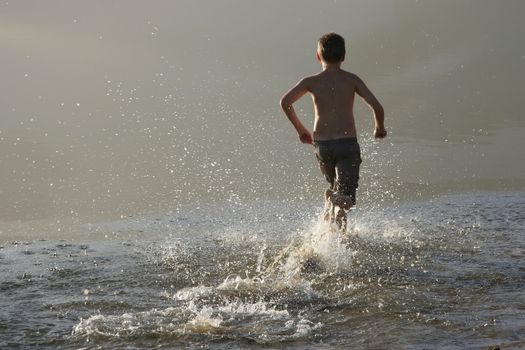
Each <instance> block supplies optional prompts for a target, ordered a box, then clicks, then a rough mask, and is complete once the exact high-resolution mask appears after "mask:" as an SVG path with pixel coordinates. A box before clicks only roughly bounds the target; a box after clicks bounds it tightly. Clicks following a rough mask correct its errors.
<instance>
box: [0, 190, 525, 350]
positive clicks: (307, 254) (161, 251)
mask: <svg viewBox="0 0 525 350" xmlns="http://www.w3.org/2000/svg"><path fill="white" fill-rule="evenodd" d="M524 198H525V197H524V193H516V194H512V193H471V194H462V195H451V196H443V197H439V198H435V199H428V200H424V201H420V202H414V203H408V204H404V205H400V206H398V207H395V208H394V207H391V208H388V207H383V208H377V209H369V210H356V211H354V212H353V213H352V214H351V215H352V216H351V220H350V226H351V228H350V229H349V233H348V234H346V235H340V234H338V233H335V232H332V231H330V230H329V228H328V227H326V225H325V224H322V223H320V222H318V221H317V212H318V211H319V210H320V208H318V207H317V206H316V204H315V203H302V204H301V203H295V205H294V206H293V207H292V206H290V205H289V203H283V202H278V201H266V202H265V201H261V202H251V203H244V204H241V203H231V202H230V203H227V202H226V203H217V204H216V205H214V204H210V205H209V206H208V207H206V208H199V209H195V208H191V207H188V208H185V209H180V210H179V212H176V213H175V212H172V213H164V214H162V215H156V216H145V217H136V218H123V219H121V220H116V221H111V222H98V223H91V224H89V225H86V226H84V227H83V229H84V230H85V235H86V236H85V237H86V238H85V239H84V240H82V243H78V242H68V241H32V242H31V241H30V242H7V243H6V244H5V245H4V246H3V248H2V249H1V250H0V273H1V275H2V276H3V279H2V282H1V283H0V291H1V293H2V313H1V314H0V328H1V329H2V332H1V333H0V334H1V335H0V346H1V347H5V348H17V347H29V346H35V347H38V348H50V349H51V348H58V347H62V348H97V347H101V348H107V347H132V348H173V347H186V348H202V347H203V348H217V349H231V348H233V349H243V348H246V347H251V348H282V347H286V348H290V349H302V348H304V347H308V348H312V349H317V348H319V349H321V348H331V349H347V348H348V347H354V348H387V347H394V348H407V349H421V348H445V349H470V348H472V349H480V348H483V349H484V348H487V347H490V346H496V345H500V346H502V347H504V348H506V349H507V348H508V349H519V348H523V347H524V346H525V336H524V332H523V329H524V327H525V318H524V317H523V315H524V312H523V310H524V308H525V294H524V288H523V287H524V279H523V275H524V272H525V270H524V266H525V249H524V247H525V242H524V238H523V237H524V236H523V227H524V224H525V215H524V213H525V200H524ZM203 213H206V216H205V218H204V216H203ZM90 235H91V236H90ZM100 235H107V236H108V238H107V239H94V240H93V239H90V237H100ZM119 235H128V237H129V236H135V238H134V239H124V240H121V239H116V238H115V237H119Z"/></svg>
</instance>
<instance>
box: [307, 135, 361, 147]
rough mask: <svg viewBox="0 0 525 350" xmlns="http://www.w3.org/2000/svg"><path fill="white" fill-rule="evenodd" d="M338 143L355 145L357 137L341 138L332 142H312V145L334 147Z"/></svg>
mask: <svg viewBox="0 0 525 350" xmlns="http://www.w3.org/2000/svg"><path fill="white" fill-rule="evenodd" d="M338 143H357V137H343V138H340V139H333V140H314V141H313V144H314V146H315V145H335V144H338Z"/></svg>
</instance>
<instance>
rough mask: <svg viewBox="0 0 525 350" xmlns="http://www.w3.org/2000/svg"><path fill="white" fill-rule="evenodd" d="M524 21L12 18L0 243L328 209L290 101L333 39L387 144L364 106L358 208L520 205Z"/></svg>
mask: <svg viewBox="0 0 525 350" xmlns="http://www.w3.org/2000/svg"><path fill="white" fill-rule="evenodd" d="M524 21H525V3H524V2H523V1H519V0H516V1H510V0H509V1H502V2H496V1H491V0H487V1H478V0H476V1H457V0H454V1H304V0H300V1H299V0H298V1H246V0H239V1H211V0H210V1H194V0H191V1H128V0H126V1H45V2H43V1H18V0H17V1H9V2H6V1H3V2H2V3H1V4H0V45H1V47H2V53H1V55H0V77H1V83H0V223H1V226H0V231H4V232H9V231H12V230H14V229H13V227H15V226H16V225H22V224H26V226H27V225H29V226H31V227H36V228H37V229H42V227H43V226H42V225H43V224H42V223H43V222H50V223H53V225H60V223H61V222H64V220H71V219H75V220H80V221H82V220H84V219H85V218H88V217H93V216H94V217H102V216H104V217H108V216H109V217H120V216H121V215H123V216H127V215H136V214H137V213H142V212H151V211H153V212H155V211H167V210H170V209H173V208H176V207H177V206H178V205H182V204H185V203H188V201H189V200H195V201H196V202H197V205H199V204H201V203H203V202H206V201H209V200H235V201H253V200H257V199H286V198H288V199H291V200H293V201H295V200H301V199H305V200H312V199H315V198H318V197H319V198H320V195H321V193H322V190H323V189H324V188H325V184H324V182H323V181H324V179H323V177H322V176H321V175H320V173H319V171H318V168H317V164H316V160H315V157H314V156H313V154H312V148H311V147H310V146H304V145H301V144H300V143H299V142H298V140H297V136H296V134H295V131H294V130H293V128H292V127H291V125H289V122H288V121H287V120H286V118H285V117H284V116H283V115H282V113H281V111H280V109H279V106H278V101H279V98H280V96H281V95H282V94H283V93H284V92H285V91H286V90H287V89H288V88H290V87H291V86H292V85H293V84H295V83H296V82H297V81H298V80H299V79H300V78H301V77H302V76H304V75H308V74H313V73H316V72H317V71H318V70H319V65H318V63H317V62H316V60H315V48H316V40H317V38H318V37H319V36H321V35H322V34H324V33H326V32H329V31H336V32H339V33H340V34H342V35H343V36H344V37H345V38H346V41H347V60H346V62H345V64H344V68H346V69H348V70H351V71H353V72H355V73H357V74H358V75H360V76H361V77H362V78H363V79H364V80H365V81H366V82H367V83H368V85H369V87H370V88H371V89H372V90H373V91H374V92H375V93H376V95H377V96H378V97H379V99H380V100H381V101H382V103H383V105H384V107H385V110H386V126H387V129H388V130H389V133H390V134H389V138H387V139H386V140H385V141H380V142H377V141H373V140H372V139H371V135H370V133H371V129H372V126H373V121H372V117H371V115H370V112H369V111H368V109H367V108H366V107H365V106H364V105H363V104H362V103H361V102H359V103H358V104H357V106H356V109H357V127H358V132H359V134H360V142H361V143H362V147H363V153H364V154H363V158H364V163H363V167H362V180H361V183H360V192H359V198H358V200H359V201H360V203H362V204H366V203H370V202H373V201H378V200H380V201H382V200H385V198H393V199H394V200H397V199H403V198H405V199H406V198H409V199H414V198H418V196H420V195H423V194H425V193H426V194H439V193H445V192H462V191H470V190H518V189H523V188H524V187H525V165H524V162H523V160H524V158H523V151H522V150H523V149H524V147H525V138H524V136H523V134H524V131H525V118H524V116H523V110H522V99H523V96H524V92H525V91H524V88H523V82H524V78H525V76H524V75H525V74H524V72H525V45H523V38H524V37H525V26H524V25H523V23H525V22H524ZM299 110H300V113H301V117H302V119H303V121H305V123H306V124H307V125H312V122H313V113H312V109H311V101H310V99H309V98H304V101H302V102H301V103H300V104H299ZM61 220H62V221H61Z"/></svg>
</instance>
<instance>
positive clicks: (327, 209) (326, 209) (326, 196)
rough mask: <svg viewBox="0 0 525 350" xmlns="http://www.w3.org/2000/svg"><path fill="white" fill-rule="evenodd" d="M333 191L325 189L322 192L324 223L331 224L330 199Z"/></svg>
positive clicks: (331, 209) (331, 207) (331, 210)
mask: <svg viewBox="0 0 525 350" xmlns="http://www.w3.org/2000/svg"><path fill="white" fill-rule="evenodd" d="M333 193H334V191H332V190H331V189H327V190H326V191H324V210H323V219H324V221H325V222H331V221H332V218H333V211H334V206H333V205H332V202H331V201H330V197H331V196H332V194H333Z"/></svg>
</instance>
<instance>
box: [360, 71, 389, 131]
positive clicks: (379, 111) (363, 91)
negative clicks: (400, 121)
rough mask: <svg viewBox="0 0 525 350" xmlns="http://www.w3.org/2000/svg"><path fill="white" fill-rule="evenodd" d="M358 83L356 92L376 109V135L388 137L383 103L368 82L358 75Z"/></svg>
mask: <svg viewBox="0 0 525 350" xmlns="http://www.w3.org/2000/svg"><path fill="white" fill-rule="evenodd" d="M356 78H357V85H356V92H357V94H358V95H359V96H361V97H362V98H363V99H364V100H365V101H366V103H367V104H368V105H369V106H370V108H372V109H373V111H374V121H375V129H374V137H375V138H379V139H382V138H384V137H386V129H385V111H384V109H383V106H381V103H379V101H378V100H377V98H376V97H375V96H374V94H373V93H372V91H370V89H368V87H367V86H366V84H365V83H364V82H363V81H362V80H361V79H360V78H359V77H357V76H356Z"/></svg>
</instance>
